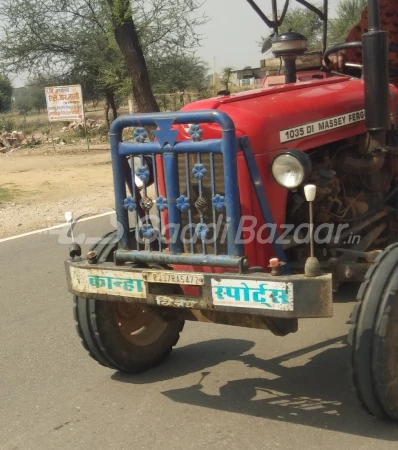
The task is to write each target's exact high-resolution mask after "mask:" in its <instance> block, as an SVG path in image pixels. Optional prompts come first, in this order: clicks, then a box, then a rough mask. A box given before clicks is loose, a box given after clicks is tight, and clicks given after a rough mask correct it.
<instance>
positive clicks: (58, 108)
mask: <svg viewBox="0 0 398 450" xmlns="http://www.w3.org/2000/svg"><path fill="white" fill-rule="evenodd" d="M45 91H46V101H47V112H48V120H49V121H50V122H57V121H73V120H84V107H83V96H82V88H81V86H80V85H73V86H55V87H46V88H45Z"/></svg>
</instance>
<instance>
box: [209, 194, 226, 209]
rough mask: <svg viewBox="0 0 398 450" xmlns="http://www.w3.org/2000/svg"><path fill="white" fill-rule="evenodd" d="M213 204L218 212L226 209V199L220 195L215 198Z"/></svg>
mask: <svg viewBox="0 0 398 450" xmlns="http://www.w3.org/2000/svg"><path fill="white" fill-rule="evenodd" d="M212 202H213V206H214V209H216V210H217V211H222V210H223V209H224V208H225V197H224V196H222V195H220V194H216V195H215V196H214V197H213V200H212Z"/></svg>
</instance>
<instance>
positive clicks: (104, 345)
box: [74, 231, 184, 373]
mask: <svg viewBox="0 0 398 450" xmlns="http://www.w3.org/2000/svg"><path fill="white" fill-rule="evenodd" d="M131 236H132V239H134V237H133V236H134V232H133V231H132V233H131ZM115 239H116V232H112V233H109V234H107V235H106V236H104V237H103V238H102V239H101V240H100V241H99V242H98V243H97V244H95V245H94V246H93V247H92V249H91V250H94V251H96V253H97V255H98V262H104V261H112V259H113V252H114V251H115V250H116V248H117V244H116V243H115ZM168 287H169V286H166V287H165V289H167V288H168ZM74 318H75V321H76V329H77V332H78V334H79V336H80V339H81V341H82V344H83V346H84V348H85V349H86V350H87V351H88V352H89V354H90V356H91V357H92V358H94V359H95V360H96V361H97V362H99V363H100V364H101V365H103V366H106V367H109V368H112V369H116V370H121V371H124V372H129V373H139V372H143V371H145V370H147V369H149V368H151V367H153V366H155V365H157V364H159V363H161V362H162V361H163V360H164V359H165V358H166V357H167V356H168V355H169V354H170V352H171V351H172V349H173V347H174V346H175V345H176V344H177V342H178V339H179V337H180V332H181V330H182V329H183V327H184V321H183V320H181V319H178V318H170V319H169V320H167V321H166V320H165V319H163V318H162V317H161V316H160V315H158V314H157V313H156V310H155V309H149V308H146V307H145V306H144V305H141V304H138V303H124V302H107V301H103V300H94V299H84V298H81V297H76V296H75V298H74Z"/></svg>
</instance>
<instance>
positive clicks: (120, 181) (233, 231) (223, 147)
mask: <svg viewBox="0 0 398 450" xmlns="http://www.w3.org/2000/svg"><path fill="white" fill-rule="evenodd" d="M201 123H216V124H218V125H219V126H220V128H221V130H222V138H221V139H211V140H206V141H200V140H199V139H200V136H201V131H200V127H197V125H196V124H201ZM179 124H195V125H194V127H196V129H195V128H194V129H193V132H192V133H191V136H192V141H181V142H177V141H176V138H177V134H178V132H177V131H176V130H172V129H171V127H172V126H173V125H179ZM143 126H155V127H157V128H158V130H157V131H155V132H154V133H155V135H156V137H157V140H158V142H146V143H143V141H144V140H145V137H146V136H145V135H146V133H145V131H144V130H143V129H142V128H141V127H143ZM127 127H139V128H138V129H137V130H138V131H137V132H136V134H135V138H136V141H137V142H138V143H134V142H123V141H122V132H123V129H124V128H127ZM191 128H192V127H191ZM198 132H199V134H197V135H196V136H195V133H198ZM141 138H142V139H141ZM110 140H111V154H112V169H113V179H114V190H115V204H116V215H117V231H118V236H119V238H120V240H119V243H118V251H117V252H116V253H115V262H116V264H123V263H126V262H137V263H144V264H150V263H158V264H159V263H165V264H182V265H184V264H186V265H203V266H214V267H225V268H228V267H229V268H237V269H240V270H243V269H244V267H245V265H246V263H247V261H246V258H245V257H244V254H243V252H244V249H243V245H242V244H241V243H237V242H236V240H237V238H240V235H239V233H240V218H241V214H240V198H239V187H238V183H237V179H238V171H237V152H238V150H239V149H240V150H242V151H243V154H244V156H245V160H246V163H247V167H248V169H249V172H250V176H251V179H252V183H253V186H254V189H255V192H256V196H257V199H258V202H259V205H260V208H261V211H262V215H263V217H264V220H265V222H266V223H274V221H273V217H272V213H271V210H270V208H269V204H268V200H267V197H266V193H265V191H264V189H263V188H262V186H261V178H260V174H259V171H258V168H257V165H256V163H255V159H254V155H253V152H252V149H251V146H250V142H249V140H248V139H247V137H244V138H242V139H240V140H238V141H237V139H236V134H235V126H234V123H233V121H232V120H231V119H230V118H229V116H228V115H227V114H225V113H223V112H221V111H214V110H210V111H194V112H172V113H154V114H140V115H129V116H122V117H119V118H118V119H116V120H115V121H114V122H113V123H112V126H111V129H110ZM206 153H210V154H222V156H223V166H224V187H225V210H226V217H227V222H228V228H227V249H228V255H210V254H192V253H185V254H182V245H181V242H175V243H172V244H170V253H165V252H159V251H148V250H147V249H145V250H142V251H134V250H132V249H131V248H130V240H129V219H128V212H127V210H126V206H125V205H124V202H125V199H126V195H127V191H126V178H125V174H126V171H129V169H130V168H129V166H128V163H127V159H126V157H127V156H149V157H154V155H162V157H163V165H164V172H165V185H166V192H167V204H168V215H169V223H170V224H179V223H181V210H180V209H179V208H178V207H177V203H176V199H177V197H178V196H179V195H180V193H179V184H178V179H179V178H178V176H179V175H178V160H177V155H178V154H197V155H201V154H202V155H203V154H206ZM154 171H155V173H156V165H155V164H154ZM212 171H213V169H212ZM144 175H145V174H144ZM156 182H157V181H156V175H155V184H156ZM133 186H134V178H133ZM133 189H134V187H133ZM273 247H274V252H275V254H276V256H277V257H278V258H279V259H280V260H281V261H285V262H286V257H285V254H284V251H283V247H282V246H281V245H280V244H278V243H275V242H274V243H273ZM203 253H205V252H203ZM286 272H288V269H287V267H286Z"/></svg>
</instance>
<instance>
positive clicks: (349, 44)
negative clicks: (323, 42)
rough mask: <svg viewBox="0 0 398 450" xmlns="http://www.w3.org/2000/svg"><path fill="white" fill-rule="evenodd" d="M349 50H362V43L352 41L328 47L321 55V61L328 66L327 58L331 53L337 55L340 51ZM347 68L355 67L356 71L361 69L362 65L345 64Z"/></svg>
mask: <svg viewBox="0 0 398 450" xmlns="http://www.w3.org/2000/svg"><path fill="white" fill-rule="evenodd" d="M350 48H362V41H353V42H345V43H344V44H337V45H334V46H333V47H330V48H328V49H327V50H326V52H325V54H324V55H323V60H324V61H325V63H326V64H327V65H329V64H330V62H331V61H330V59H329V56H330V55H331V54H332V53H337V52H339V51H340V50H347V49H350ZM345 65H346V66H347V67H355V68H358V69H362V67H363V66H362V64H353V63H346V64H345Z"/></svg>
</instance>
